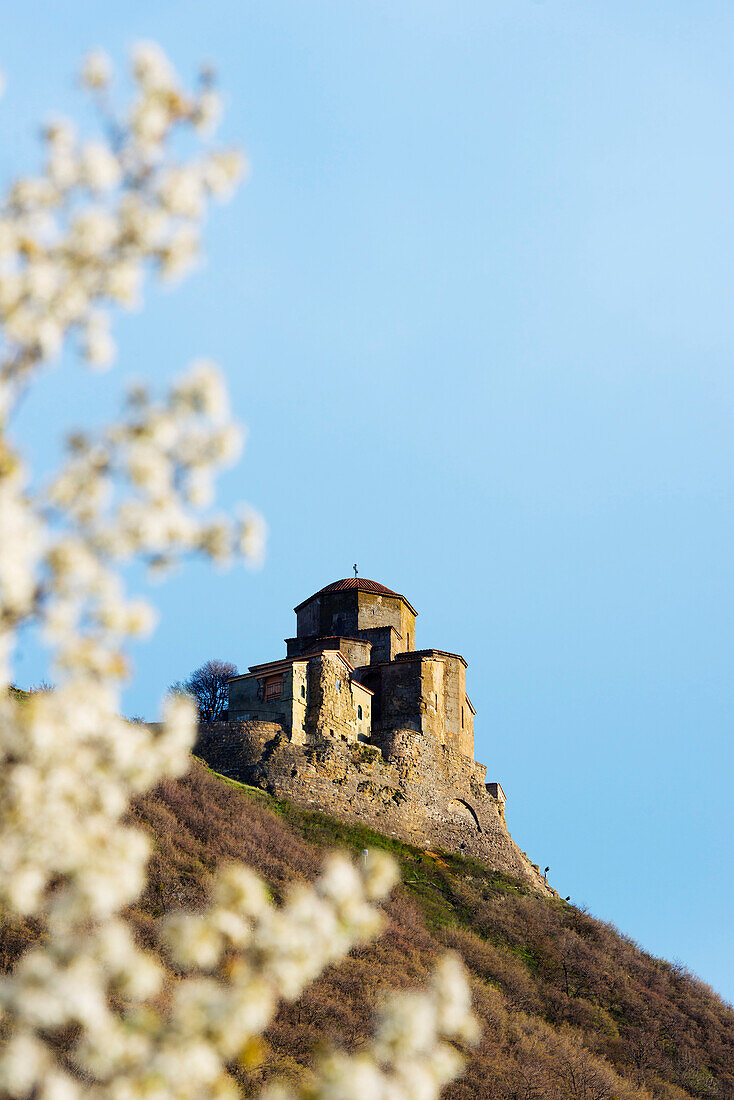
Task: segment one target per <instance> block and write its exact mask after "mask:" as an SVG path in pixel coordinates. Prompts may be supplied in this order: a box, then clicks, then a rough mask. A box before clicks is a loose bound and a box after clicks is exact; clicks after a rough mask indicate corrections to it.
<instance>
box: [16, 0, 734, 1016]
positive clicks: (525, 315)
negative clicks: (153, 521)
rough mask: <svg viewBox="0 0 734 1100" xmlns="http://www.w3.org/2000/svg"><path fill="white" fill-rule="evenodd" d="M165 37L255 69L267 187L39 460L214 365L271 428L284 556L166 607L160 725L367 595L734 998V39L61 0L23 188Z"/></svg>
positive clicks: (596, 0)
mask: <svg viewBox="0 0 734 1100" xmlns="http://www.w3.org/2000/svg"><path fill="white" fill-rule="evenodd" d="M141 37H146V38H155V39H157V40H159V41H160V42H161V43H162V44H163V45H164V46H165V47H166V49H167V50H168V51H169V52H170V53H171V55H172V57H173V58H174V60H175V61H176V63H177V64H178V65H179V67H180V68H181V69H182V70H183V71H184V72H186V73H190V74H193V73H194V71H195V69H196V65H197V62H198V61H199V60H201V59H202V58H203V59H209V58H210V59H213V60H214V61H215V62H216V63H217V65H218V67H219V71H220V76H221V82H222V85H223V87H224V89H225V90H226V93H227V98H228V101H229V113H228V118H227V122H226V125H225V129H224V135H225V136H226V137H227V138H231V139H235V140H237V141H239V142H241V143H242V144H243V145H245V146H246V148H247V150H248V152H249V155H250V157H251V159H252V164H253V174H252V179H251V181H250V183H249V184H248V185H247V186H246V187H245V188H243V189H242V191H241V192H240V194H239V195H238V197H237V199H236V200H235V202H234V203H233V204H231V205H230V206H229V207H226V208H224V209H222V210H218V211H217V212H216V213H215V215H214V216H213V217H212V219H211V222H210V225H209V229H208V252H209V257H210V259H209V263H208V265H207V266H206V267H204V268H202V269H201V270H200V271H199V272H198V273H197V274H196V275H195V276H194V277H192V278H191V279H189V280H188V282H186V283H185V284H184V285H183V287H182V288H181V289H179V290H176V291H175V292H173V293H169V292H166V293H162V292H158V291H156V292H155V293H153V294H152V295H151V298H150V304H149V306H148V308H147V309H146V311H145V313H144V314H142V315H141V316H139V317H133V318H130V319H125V320H124V321H123V323H122V324H121V325H120V327H119V329H118V333H119V336H120V346H121V371H119V372H116V373H114V374H113V375H110V376H106V377H105V378H103V379H99V378H96V377H95V378H91V379H90V378H89V377H88V376H87V375H85V374H83V373H82V371H80V370H79V369H77V368H74V367H69V368H68V369H64V370H63V371H57V372H56V373H55V374H53V375H51V376H50V379H49V384H48V387H47V389H46V392H45V394H43V395H40V394H39V395H38V396H37V397H36V398H34V399H33V400H32V401H29V402H28V404H27V406H26V407H25V409H24V412H23V418H22V420H21V422H20V424H19V431H20V433H21V434H22V436H23V438H24V440H25V441H26V442H27V443H28V445H29V446H30V445H33V446H36V447H38V448H39V455H40V459H41V462H45V461H48V460H49V459H50V457H51V454H52V452H53V449H54V441H55V440H57V439H58V438H59V437H60V433H61V430H62V428H64V427H67V426H70V425H72V424H74V423H77V422H79V421H80V420H84V419H88V418H89V417H92V418H96V417H101V416H104V415H107V414H108V413H109V412H110V411H111V410H113V409H114V408H115V407H116V400H117V394H118V393H119V390H120V387H121V385H122V377H121V374H125V373H138V374H140V373H146V374H149V375H153V376H157V377H159V378H161V379H164V378H166V377H168V376H170V375H171V374H172V373H173V372H175V371H176V370H178V369H179V368H180V367H182V366H183V365H184V364H185V363H186V362H187V361H188V360H189V359H190V358H191V357H192V356H194V355H198V354H202V353H206V354H210V355H212V356H213V357H215V358H217V359H218V360H219V361H220V362H221V363H222V364H223V366H224V367H225V368H226V370H227V372H228V374H229V377H230V380H231V388H232V393H233V397H234V403H235V406H236V409H237V412H238V414H239V415H240V417H241V418H242V419H243V420H245V421H246V422H247V423H248V425H249V428H250V439H249V444H248V449H247V451H246V454H245V456H244V459H243V461H242V463H241V464H240V466H239V467H238V469H237V470H236V471H234V472H232V473H230V474H228V475H227V477H226V479H225V480H224V482H223V499H224V501H225V503H227V504H233V503H234V502H235V501H236V500H238V499H240V498H242V497H244V498H246V499H247V500H249V501H251V502H252V503H253V504H255V505H256V506H257V507H259V508H260V509H261V510H262V511H263V512H264V514H265V516H266V518H267V520H268V523H269V526H270V545H269V552H268V556H267V561H266V563H265V566H264V568H263V569H262V571H260V572H257V573H253V572H247V571H244V570H239V571H236V572H234V573H231V574H228V575H225V574H218V573H212V572H209V571H207V570H205V569H204V568H203V567H200V566H195V567H191V568H188V569H187V570H186V571H185V572H183V573H182V574H181V575H180V576H178V577H176V578H175V579H174V580H173V581H171V582H170V583H168V584H167V585H166V586H165V587H164V588H162V589H160V590H158V591H157V593H156V595H157V599H158V604H159V606H160V608H161V610H162V616H163V617H162V624H161V626H160V628H159V630H158V633H157V634H156V636H155V638H154V639H153V641H152V642H151V643H150V644H149V645H148V646H147V647H146V648H145V650H144V651H143V650H141V651H140V652H139V654H138V668H137V673H136V678H135V682H134V684H133V685H132V686H131V688H130V691H129V693H128V698H127V707H128V713H129V714H143V715H145V716H147V717H151V718H152V717H154V716H155V715H156V711H157V705H158V704H157V701H158V699H159V698H160V696H161V695H162V694H163V692H164V691H165V688H166V686H167V684H168V683H170V682H171V681H172V680H175V679H179V678H181V677H184V676H185V675H186V674H187V673H188V672H190V671H191V670H192V669H193V668H194V667H196V666H197V665H198V664H200V663H201V662H202V661H204V660H205V659H207V658H209V657H223V658H227V659H229V660H232V661H234V662H236V663H237V664H238V665H239V666H240V667H241V668H245V667H246V666H247V665H249V664H253V663H256V662H258V661H263V660H268V659H272V658H274V657H277V656H279V655H280V654H281V653H283V652H284V647H283V638H285V637H286V636H287V635H289V634H292V633H293V629H294V617H293V614H292V610H291V609H292V608H293V607H294V605H295V604H296V603H298V602H299V601H300V600H302V599H304V598H305V597H306V596H308V595H309V594H310V593H311V592H313V591H315V590H316V589H318V588H320V587H321V586H322V585H324V584H326V583H328V582H329V581H332V580H335V579H337V578H339V577H342V576H346V575H348V574H350V572H351V567H352V563H353V562H355V561H356V562H357V563H358V565H359V568H360V572H361V573H362V574H363V575H365V576H367V577H372V578H374V579H376V580H379V581H381V582H382V583H384V584H386V585H388V586H389V587H391V588H395V589H397V590H398V591H400V592H404V593H405V594H406V596H407V597H408V599H409V600H410V601H411V602H412V603H413V604H414V606H416V607H417V608H418V610H419V612H420V618H419V620H418V637H417V641H418V644H419V645H424V646H427V645H433V646H436V647H438V648H444V649H448V650H454V651H459V652H461V653H463V654H464V655H465V656H466V658H467V660H468V662H469V671H468V688H469V692H470V695H471V697H472V700H473V702H474V704H475V706H476V708H477V712H478V713H477V721H476V730H477V757H478V759H480V760H482V761H484V762H486V763H487V764H488V769H489V772H488V778H489V779H499V780H501V782H502V784H503V786H504V788H505V790H506V791H507V793H508V796H509V821H510V825H511V828H512V831H513V835H514V836H515V838H516V839H517V841H518V842H519V843H520V845H521V847H523V848H525V849H527V851H528V852H529V854H530V855H531V857H532V858H533V859H534V860H535V861H537V862H538V863H540V865H541V866H545V865H546V864H550V866H551V873H550V879H551V881H552V882H553V884H554V885H555V886H556V887H557V889H558V890H559V891H560V892H561V894H562V895H566V894H570V895H571V897H572V899H573V900H574V901H575V902H577V903H579V904H586V905H587V906H588V907H589V909H590V910H591V911H592V912H594V913H595V914H597V915H598V916H601V917H603V918H605V919H608V920H610V921H613V922H615V923H616V924H617V925H618V926H619V927H620V928H621V929H623V930H624V931H625V932H626V933H628V934H629V935H631V936H632V937H633V938H635V939H637V940H638V941H639V942H640V943H641V944H642V945H643V946H644V947H645V948H647V949H649V950H650V951H652V952H655V953H657V954H662V955H664V956H666V957H668V958H671V959H679V960H681V961H683V962H684V963H685V964H687V965H688V966H690V967H691V968H693V969H694V970H695V971H696V972H697V973H699V974H700V975H701V976H702V977H703V978H705V979H706V980H707V981H709V982H711V983H712V984H713V985H714V986H715V987H716V988H718V989H719V990H720V991H721V992H722V993H723V994H724V995H725V996H727V997H728V998H729V999H734V957H733V951H732V941H731V914H732V912H733V911H734V875H733V874H732V871H733V868H732V854H731V844H732V835H733V834H734V810H733V809H732V807H733V805H734V802H733V800H732V770H733V769H732V765H733V764H734V750H733V749H732V694H733V691H732V660H733V658H734V589H733V588H732V542H733V541H734V518H733V516H732V488H733V486H732V480H733V476H734V433H732V412H733V409H732V405H733V399H734V311H733V310H732V301H733V298H734V259H733V257H734V142H733V141H732V129H733V119H732V115H733V111H732V108H733V107H734V65H733V64H732V56H733V55H734V8H732V5H731V4H730V3H729V2H728V0H726V2H725V0H706V2H705V3H691V0H665V2H664V3H663V2H660V0H615V3H613V4H610V3H608V2H607V0H545V2H533V0H475V2H469V0H366V2H357V0H313V2H308V3H304V2H303V0H207V3H201V2H196V3H194V2H182V0H175V2H168V3H166V2H163V0H155V2H154V3H151V2H150V0H147V2H145V3H143V2H142V0H125V2H124V3H123V2H121V0H107V2H106V3H104V4H100V3H97V4H93V3H91V2H85V3H82V2H80V0H63V2H58V0H24V3H22V4H16V5H14V6H13V12H12V19H9V18H8V19H5V20H4V21H3V34H2V42H1V43H0V66H1V67H2V68H3V69H4V70H5V72H6V74H7V76H8V79H9V88H8V92H7V94H6V96H5V99H4V100H3V101H0V127H1V129H0V132H1V133H2V134H3V138H2V142H1V143H0V168H1V170H2V175H3V177H5V176H7V175H8V173H9V172H10V171H11V170H13V169H17V168H18V167H26V168H27V167H30V166H32V165H33V163H34V146H33V142H32V140H31V138H32V135H33V133H34V128H35V126H36V124H37V123H38V121H39V120H40V119H42V118H43V117H44V116H45V115H47V114H48V112H49V109H50V108H54V107H56V108H57V109H61V110H66V111H70V112H73V113H78V111H79V105H80V102H81V98H80V95H79V93H78V92H77V91H76V90H75V89H74V88H73V86H72V82H71V80H70V73H71V72H72V70H73V68H74V66H75V64H76V60H77V58H78V57H79V55H80V54H81V53H82V52H83V51H84V50H86V49H87V48H89V47H91V46H95V45H100V46H103V47H105V48H107V49H108V50H110V51H111V52H112V53H113V54H114V55H115V56H116V57H117V58H118V59H119V58H121V57H122V56H123V54H124V51H125V50H126V48H127V47H128V46H129V44H130V43H131V42H133V41H134V40H136V39H138V38H141ZM17 673H18V675H17V678H18V681H19V682H20V683H21V684H28V683H33V682H34V681H37V680H38V679H39V678H40V676H41V669H40V664H39V661H38V656H37V654H36V653H35V651H34V650H33V648H32V647H31V646H30V645H29V646H27V647H26V648H25V649H24V651H23V653H22V654H21V657H20V660H19V662H18V666H17Z"/></svg>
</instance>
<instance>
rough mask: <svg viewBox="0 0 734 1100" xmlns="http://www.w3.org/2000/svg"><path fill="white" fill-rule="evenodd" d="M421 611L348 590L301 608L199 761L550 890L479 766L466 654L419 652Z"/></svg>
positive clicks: (237, 685)
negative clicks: (290, 634) (275, 656)
mask: <svg viewBox="0 0 734 1100" xmlns="http://www.w3.org/2000/svg"><path fill="white" fill-rule="evenodd" d="M416 614H417V613H416V611H415V610H414V608H413V607H412V606H411V605H410V603H408V601H407V600H406V599H405V597H404V596H401V595H400V594H399V593H397V592H393V591H391V590H390V589H388V588H385V587H384V586H383V585H380V584H377V583H376V582H375V581H368V580H366V579H365V578H362V577H355V578H348V579H346V580H343V581H336V582H334V584H331V585H328V586H327V587H326V588H324V589H322V590H321V591H320V592H317V593H315V595H313V596H311V597H310V598H309V599H308V600H305V601H304V602H303V603H301V604H299V605H298V607H297V608H296V616H297V634H296V637H295V638H289V639H287V640H286V644H287V656H286V657H285V658H282V659H281V660H279V661H271V662H269V663H267V664H261V665H253V666H251V668H250V669H249V672H248V673H246V674H245V675H243V676H236V677H234V678H233V679H232V680H231V681H230V697H229V712H228V721H227V722H226V723H219V724H218V725H217V726H215V727H213V728H210V729H208V730H207V731H206V732H204V731H203V733H202V738H201V740H200V743H199V747H198V751H199V753H200V754H201V755H202V756H203V757H204V759H206V760H207V762H208V763H209V764H210V765H211V766H212V767H214V768H216V769H217V770H218V771H220V772H223V773H224V774H226V775H229V776H232V777H233V778H236V779H239V780H242V781H244V782H247V783H251V784H254V785H256V786H259V787H262V788H263V789H264V790H268V791H270V792H271V793H273V794H275V795H278V796H281V797H286V798H291V799H293V800H294V801H296V802H299V803H301V804H303V805H305V806H308V807H310V808H313V809H318V810H322V811H323V812H326V813H329V814H331V815H333V816H335V817H340V818H342V819H345V820H352V821H363V822H365V823H366V824H368V825H370V826H372V827H373V828H375V829H377V830H379V831H380V832H383V833H387V834H388V835H392V836H396V837H399V838H401V839H404V840H407V841H409V842H410V843H413V844H416V845H419V846H421V847H427V848H443V849H446V850H461V851H465V852H467V853H470V854H473V855H476V856H477V857H479V858H481V859H483V860H485V861H486V862H488V863H489V864H490V865H492V866H494V867H497V868H498V869H500V870H504V871H507V872H508V873H510V874H513V875H515V876H517V877H519V878H522V879H524V880H525V881H527V882H528V883H530V884H532V885H533V886H534V887H535V888H536V889H537V890H539V891H541V892H543V893H551V892H552V891H550V890H549V888H548V887H547V886H546V884H545V883H544V880H543V877H542V875H541V874H540V872H539V869H538V868H537V866H535V865H534V864H532V863H531V862H530V861H529V859H528V858H527V856H526V855H525V854H524V853H523V852H521V851H520V849H519V848H518V847H517V845H516V844H515V842H514V841H513V840H512V837H511V836H510V834H509V832H508V830H507V826H506V824H505V795H504V792H503V791H502V787H501V785H500V784H499V783H497V782H494V783H486V768H485V767H484V765H482V764H478V763H477V762H476V761H475V760H474V708H473V706H472V704H471V702H470V700H469V697H468V696H467V694H466V682H465V675H466V662H465V661H464V659H463V657H461V656H459V655H458V654H453V653H446V652H445V651H443V650H437V649H423V650H416V649H415V619H416Z"/></svg>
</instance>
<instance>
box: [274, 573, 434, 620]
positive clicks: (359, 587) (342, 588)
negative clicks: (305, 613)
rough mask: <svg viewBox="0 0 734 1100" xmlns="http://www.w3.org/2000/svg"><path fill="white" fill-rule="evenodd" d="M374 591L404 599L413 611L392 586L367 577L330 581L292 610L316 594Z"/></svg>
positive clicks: (377, 593) (403, 597)
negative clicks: (387, 586) (386, 585)
mask: <svg viewBox="0 0 734 1100" xmlns="http://www.w3.org/2000/svg"><path fill="white" fill-rule="evenodd" d="M355 590H356V591H357V592H374V593H375V594H376V595H378V596H380V595H381V596H395V598H396V599H398V600H405V602H406V603H407V604H408V607H410V608H411V610H412V611H414V613H416V612H415V609H414V608H413V607H412V606H411V604H410V602H409V601H408V600H406V599H405V596H402V595H401V594H400V593H399V592H395V591H393V589H392V588H386V587H385V585H384V584H380V583H379V581H371V580H369V579H368V578H367V577H344V578H343V579H342V580H340V581H332V582H331V584H327V585H325V587H324V588H320V589H319V590H318V592H314V594H313V596H309V597H308V599H306V600H302V601H301V603H299V604H298V607H295V608H294V609H293V610H294V611H298V610H299V608H301V607H303V606H304V605H305V604H307V603H310V601H311V600H314V599H315V598H316V597H317V596H323V595H325V593H327V592H349V591H355Z"/></svg>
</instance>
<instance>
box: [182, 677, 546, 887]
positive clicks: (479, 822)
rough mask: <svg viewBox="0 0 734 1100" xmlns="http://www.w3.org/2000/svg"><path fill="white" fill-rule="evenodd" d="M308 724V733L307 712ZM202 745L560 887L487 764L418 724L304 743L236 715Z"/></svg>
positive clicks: (441, 844)
mask: <svg viewBox="0 0 734 1100" xmlns="http://www.w3.org/2000/svg"><path fill="white" fill-rule="evenodd" d="M314 675H315V674H314ZM310 688H311V685H309V690H310ZM306 726H307V733H308V732H309V722H308V718H307V722H306ZM197 753H198V755H200V756H201V757H202V758H203V759H204V760H206V762H207V763H208V764H209V765H210V766H211V767H213V768H215V770H217V771H219V772H222V773H223V774H226V775H229V776H231V777H232V778H235V779H238V780H240V781H242V782H245V783H249V784H253V785H255V786H258V787H261V788H262V789H263V790H266V791H268V792H270V793H271V794H274V795H276V796H277V797H281V798H289V799H292V800H293V801H294V802H297V803H299V804H300V805H303V806H306V807H308V808H310V809H314V810H320V811H321V812H323V813H327V814H329V815H330V816H332V817H336V818H338V819H341V820H345V821H356V822H364V823H365V824H367V825H370V826H371V827H372V828H374V829H376V830H378V831H379V832H382V833H385V834H387V835H388V836H395V837H397V838H399V839H402V840H406V841H408V842H409V843H412V844H415V845H417V846H419V847H422V848H429V849H436V848H438V849H443V850H446V851H452V852H456V851H464V852H465V853H467V854H470V855H475V856H476V857H477V858H479V859H482V860H483V861H485V862H486V863H488V864H489V865H490V866H492V867H495V868H497V869H498V870H502V871H505V872H507V873H508V874H511V875H514V876H516V877H517V878H520V879H522V880H524V881H525V882H527V883H528V884H530V885H531V886H532V887H533V888H534V889H536V890H538V891H539V892H541V893H545V894H551V893H552V891H551V890H550V888H549V887H547V886H546V884H545V883H544V881H543V878H542V875H541V874H540V872H539V870H538V868H537V867H536V866H535V865H533V864H532V863H531V862H530V861H529V859H528V858H527V856H526V855H525V854H524V853H523V852H521V851H520V849H519V848H518V847H517V845H516V844H515V842H514V841H513V840H512V837H511V836H510V834H509V832H508V830H507V826H506V824H505V820H504V805H502V806H500V805H499V802H498V799H497V798H496V797H493V796H492V795H490V794H489V792H488V791H487V789H486V787H485V785H484V776H485V769H484V768H483V767H482V766H481V765H474V764H472V763H471V762H469V766H467V759H466V757H465V756H464V755H463V754H462V753H460V752H459V751H458V750H456V749H452V748H450V747H445V746H435V745H432V744H431V743H430V742H428V741H426V739H425V738H423V737H422V736H421V735H420V734H419V733H417V732H416V731H415V730H411V729H403V730H392V731H390V733H389V734H385V735H384V736H383V739H382V742H381V743H380V744H379V745H378V744H364V743H362V742H360V741H356V740H354V741H348V740H342V739H341V738H337V737H331V736H329V735H327V736H325V737H313V738H311V737H310V736H309V737H308V739H307V741H306V743H305V744H302V745H298V744H294V743H293V742H292V741H290V740H289V739H288V736H287V735H286V733H285V732H284V730H283V729H282V727H279V726H278V725H276V724H273V723H271V724H269V725H265V724H261V723H234V724H232V723H229V724H222V725H220V726H218V727H210V728H209V731H208V732H207V733H206V735H205V736H204V737H202V739H201V741H200V742H199V744H198V746H197Z"/></svg>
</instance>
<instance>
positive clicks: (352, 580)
mask: <svg viewBox="0 0 734 1100" xmlns="http://www.w3.org/2000/svg"><path fill="white" fill-rule="evenodd" d="M354 588H356V589H357V591H359V592H376V593H377V594H378V595H382V596H400V593H399V592H393V590H392V588H385V585H384V584H379V582H378V581H370V580H367V577H345V578H344V580H341V581H332V582H331V584H327V585H326V587H325V588H320V589H319V591H318V592H315V593H314V595H315V596H323V594H324V593H325V592H347V591H349V590H350V589H354ZM310 598H311V599H313V596H312V597H310Z"/></svg>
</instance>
